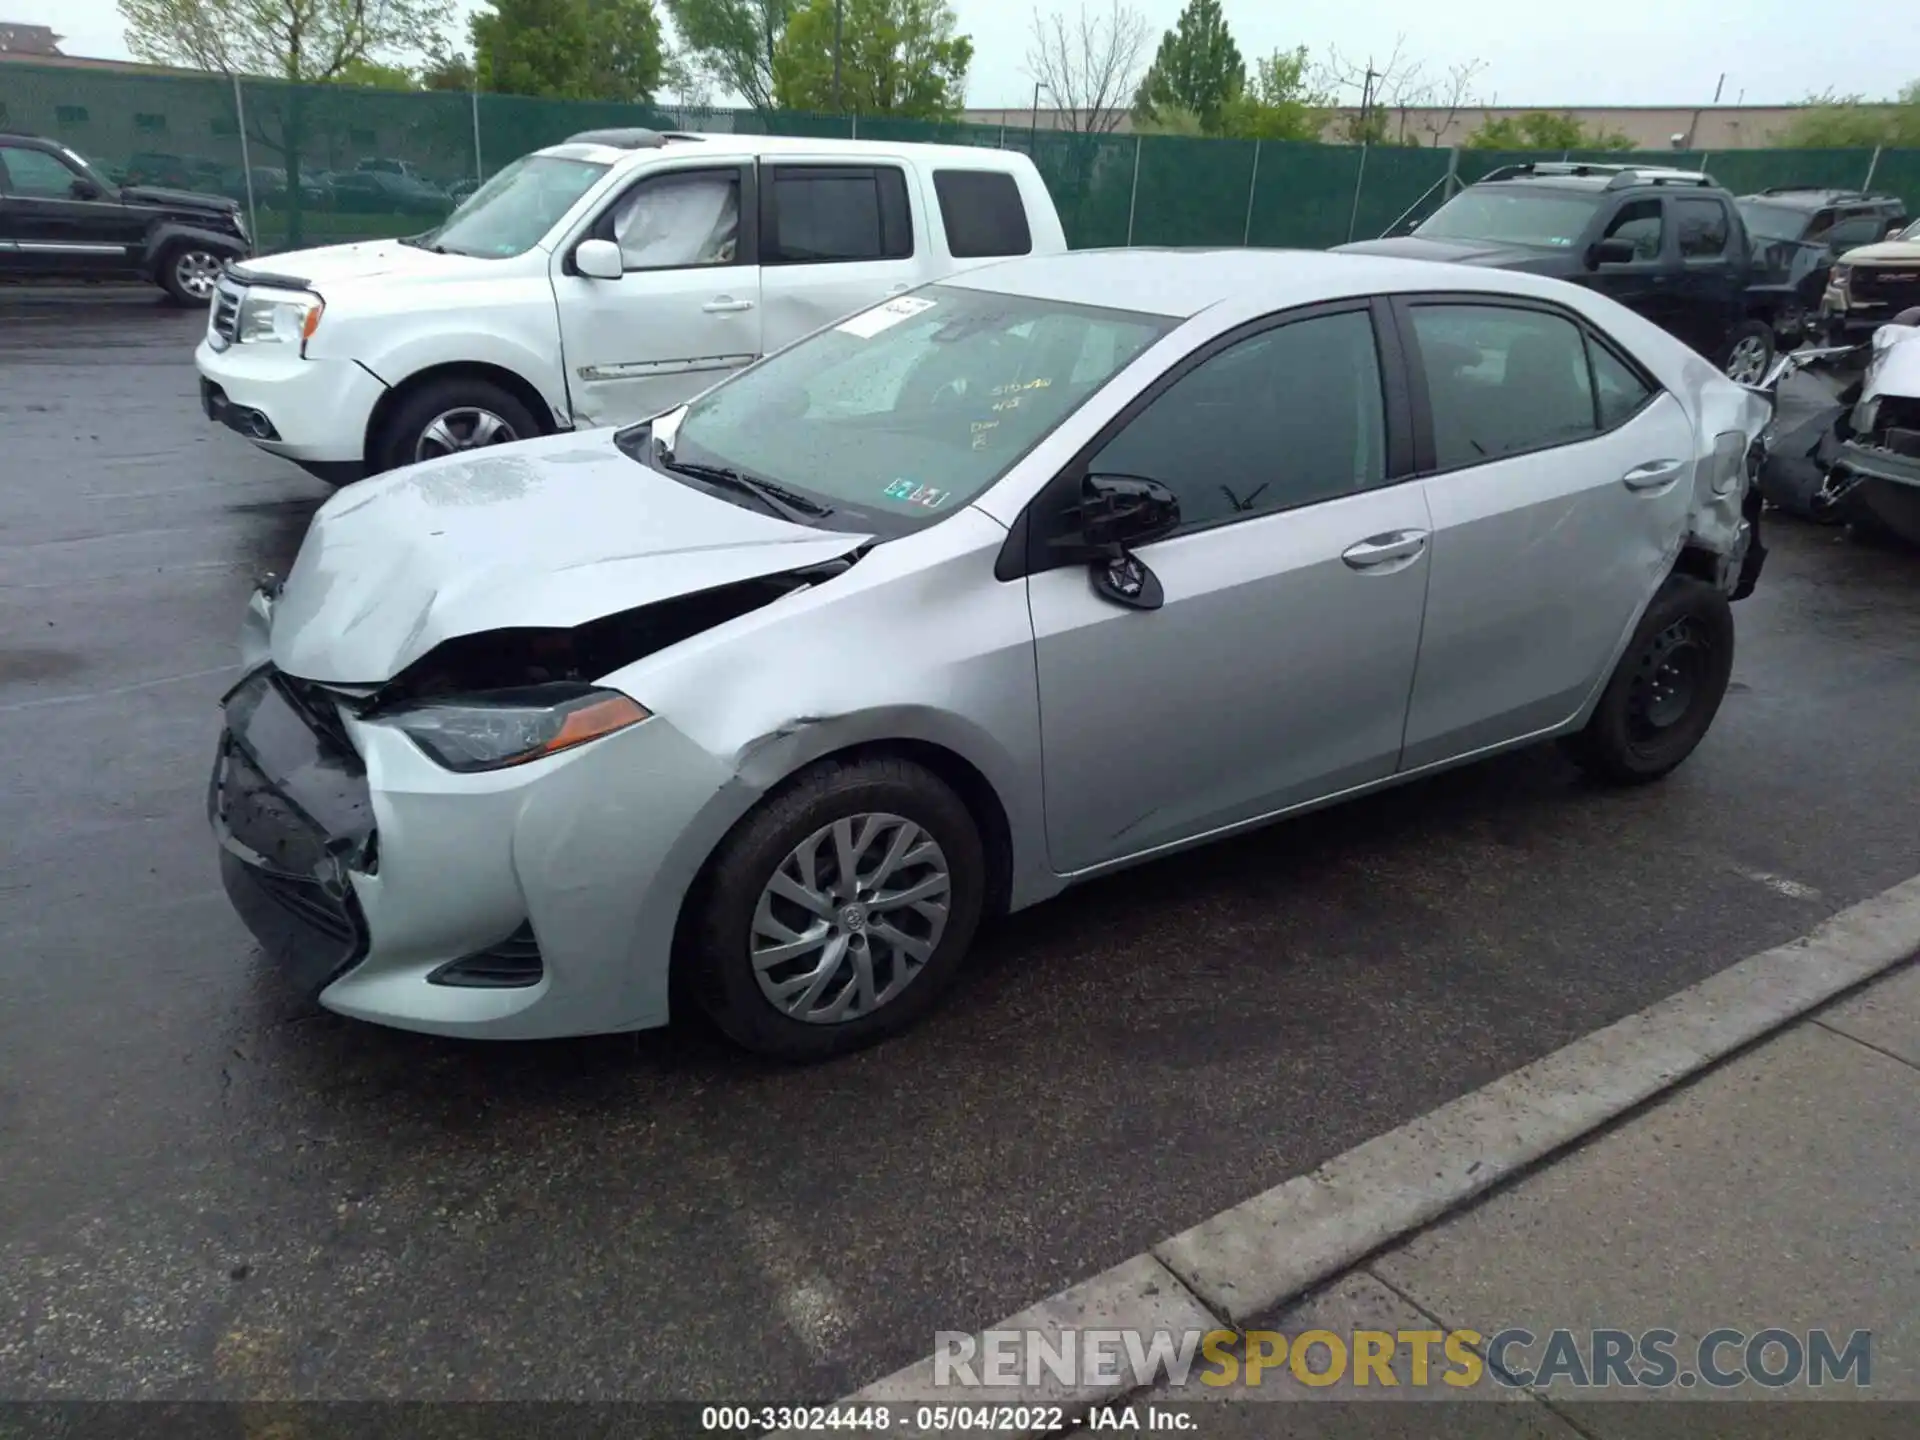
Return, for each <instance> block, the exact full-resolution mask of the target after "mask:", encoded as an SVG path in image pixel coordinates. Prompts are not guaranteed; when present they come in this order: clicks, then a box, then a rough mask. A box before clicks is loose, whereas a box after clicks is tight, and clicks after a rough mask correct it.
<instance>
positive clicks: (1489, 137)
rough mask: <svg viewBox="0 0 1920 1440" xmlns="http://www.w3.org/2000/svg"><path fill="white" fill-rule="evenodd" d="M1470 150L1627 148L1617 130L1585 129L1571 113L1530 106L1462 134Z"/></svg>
mask: <svg viewBox="0 0 1920 1440" xmlns="http://www.w3.org/2000/svg"><path fill="white" fill-rule="evenodd" d="M1466 145H1467V147H1468V148H1469V149H1473V150H1631V149H1633V141H1632V140H1630V139H1629V138H1628V137H1627V136H1625V135H1622V134H1621V133H1620V132H1619V131H1617V130H1599V129H1595V130H1589V129H1588V128H1587V127H1586V126H1584V125H1582V124H1581V123H1580V122H1579V121H1578V120H1576V119H1575V118H1574V117H1573V116H1572V115H1568V114H1560V115H1555V114H1552V113H1551V112H1549V111H1546V110H1530V111H1528V112H1527V113H1526V114H1525V115H1501V116H1498V117H1496V118H1494V119H1490V120H1487V121H1486V122H1485V123H1483V124H1482V125H1481V126H1480V128H1479V129H1478V130H1475V131H1474V132H1473V133H1472V134H1471V135H1469V136H1467V138H1466Z"/></svg>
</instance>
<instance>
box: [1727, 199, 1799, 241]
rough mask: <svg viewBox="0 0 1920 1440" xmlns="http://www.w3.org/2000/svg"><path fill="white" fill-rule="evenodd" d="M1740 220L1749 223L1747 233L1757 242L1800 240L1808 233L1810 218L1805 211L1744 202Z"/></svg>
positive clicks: (1749, 201) (1742, 202) (1741, 205)
mask: <svg viewBox="0 0 1920 1440" xmlns="http://www.w3.org/2000/svg"><path fill="white" fill-rule="evenodd" d="M1740 218H1741V219H1742V220H1744V221H1746V222H1747V233H1748V234H1749V235H1751V236H1753V238H1754V239H1756V240H1798V239H1799V238H1800V237H1801V236H1802V235H1804V234H1806V233H1807V221H1808V219H1809V218H1810V217H1809V216H1808V215H1807V212H1806V211H1804V210H1789V209H1787V208H1786V207H1785V206H1783V205H1762V204H1760V203H1758V202H1756V201H1752V200H1742V201H1741V202H1740Z"/></svg>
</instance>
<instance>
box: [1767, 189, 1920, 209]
mask: <svg viewBox="0 0 1920 1440" xmlns="http://www.w3.org/2000/svg"><path fill="white" fill-rule="evenodd" d="M1740 198H1741V199H1742V200H1743V201H1745V200H1752V201H1755V202H1756V203H1759V204H1763V205H1778V206H1780V207H1781V208H1783V209H1788V210H1824V209H1825V208H1826V207H1827V206H1829V205H1876V206H1898V207H1900V208H1901V209H1905V208H1906V204H1905V202H1904V201H1902V200H1901V199H1900V198H1899V197H1898V196H1897V195H1869V194H1867V193H1866V192H1865V191H1863V190H1840V189H1835V188H1832V187H1828V186H1820V185H1780V186H1775V187H1774V188H1773V189H1770V190H1756V191H1754V192H1753V193H1752V194H1751V195H1742V196H1741V197H1740Z"/></svg>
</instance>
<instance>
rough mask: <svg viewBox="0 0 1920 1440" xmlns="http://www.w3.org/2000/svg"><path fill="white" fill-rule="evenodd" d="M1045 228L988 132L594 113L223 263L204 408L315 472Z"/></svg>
mask: <svg viewBox="0 0 1920 1440" xmlns="http://www.w3.org/2000/svg"><path fill="white" fill-rule="evenodd" d="M1065 249H1066V237H1065V235H1064V233H1063V232H1062V230H1061V226H1060V217H1059V216H1058V214H1057V213H1056V212H1055V210H1054V207H1053V201H1052V199H1051V198H1050V197H1049V196H1048V194H1047V190H1046V187H1045V185H1044V184H1042V182H1041V179H1040V174H1039V172H1038V171H1037V170H1036V169H1035V168H1034V166H1033V162H1032V161H1030V160H1029V159H1027V157H1026V156H1024V155H1021V154H1018V153H1016V152H1012V151H1003V150H987V149H974V148H964V147H953V146H933V145H887V144H883V143H876V142H868V141H857V140H852V141H849V140H839V141H835V140H806V139H786V138H780V137H773V136H764V135H680V134H665V135H663V134H657V133H655V132H653V131H648V130H603V131H590V132H587V133H586V134H582V135H576V136H574V137H573V138H572V139H571V140H568V141H567V142H566V143H565V144H561V145H553V146H549V147H548V148H546V149H544V150H537V151H535V152H534V153H533V154H531V155H527V156H523V157H522V158H521V159H519V160H516V161H514V162H513V163H512V164H511V165H509V166H507V167H506V168H505V169H504V170H502V171H501V172H500V173H499V174H498V175H495V176H494V177H493V178H492V179H491V180H489V181H488V182H487V183H486V184H485V185H483V186H482V187H481V188H480V189H479V190H478V191H476V192H475V193H474V195H473V196H472V198H471V199H469V200H468V201H467V202H466V203H465V204H463V205H461V206H460V208H459V209H457V210H456V211H454V213H453V214H452V215H451V216H450V217H449V218H448V219H447V220H446V221H445V222H444V223H443V224H441V225H439V226H437V227H435V228H434V229H432V230H429V231H428V232H426V233H425V234H423V235H416V236H410V237H407V238H405V239H401V240H379V241H367V242H363V243H359V244H352V245H332V246H328V247H326V248H324V249H318V250H301V251H295V252H293V253H290V254H282V255H275V256H272V257H270V258H268V259H266V260H262V261H257V262H253V263H250V264H247V265H244V266H237V267H235V268H234V269H232V270H231V271H229V272H228V273H227V275H226V276H225V277H223V279H222V281H221V283H220V287H219V291H218V293H217V294H216V295H215V297H214V304H213V306H212V312H211V314H210V316H209V320H208V326H207V334H206V338H205V339H204V340H203V341H202V342H201V344H200V346H199V348H198V349H197V350H196V351H195V352H194V362H195V364H196V365H197V366H198V368H199V371H200V377H201V378H200V397H201V404H202V406H203V408H204V409H205V410H206V412H207V414H208V416H209V417H210V418H212V419H215V420H218V421H220V422H222V423H223V424H226V425H228V426H230V427H231V428H233V429H234V430H237V431H239V432H240V433H241V434H243V435H246V436H247V437H249V438H250V439H252V440H253V441H255V442H256V443H257V444H258V445H260V447H261V448H262V449H265V450H270V451H272V452H273V453H274V454H276V455H284V456H285V457H287V458H288V459H289V460H294V461H297V462H298V463H299V464H300V465H302V466H303V467H305V468H306V469H307V470H309V471H311V472H312V473H313V474H315V475H317V476H319V477H320V478H321V479H323V480H328V481H331V482H333V483H336V484H340V483H345V482H346V481H350V480H356V479H359V478H360V477H361V476H364V475H368V474H372V473H375V472H378V471H382V470H390V469H393V468H394V467H396V466H400V465H407V464H411V463H413V462H414V461H417V460H426V459H431V458H433V457H434V456H437V455H443V454H446V453H448V452H450V451H455V450H466V449H472V448H474V447H476V446H480V445H490V444H499V443H503V442H505V441H509V440H516V439H524V438H527V437H530V436H535V435H543V434H549V433H552V432H554V431H559V430H566V429H570V428H587V427H591V426H598V425H614V424H622V423H625V422H628V421H631V420H637V419H644V418H645V417H647V416H649V415H655V414H658V413H660V412H661V411H663V410H667V409H670V408H672V407H673V406H675V405H678V404H681V403H682V402H684V401H686V400H689V399H691V398H692V397H693V396H694V395H696V394H698V393H699V392H700V391H702V390H704V389H706V388H707V387H708V386H710V385H712V384H713V383H715V382H716V381H718V380H719V379H720V378H721V377H722V376H724V375H726V374H727V373H729V372H731V371H734V370H737V369H739V368H741V367H742V366H744V365H747V364H749V363H751V362H752V361H754V360H756V359H758V358H759V357H760V356H761V355H762V354H765V353H767V352H768V351H771V350H776V349H778V348H780V347H781V346H783V345H785V344H787V343H788V342H789V341H792V340H796V339H798V338H799V337H800V336H802V335H805V334H808V333H810V332H811V331H813V330H816V329H818V328H820V327H821V326H823V325H828V324H831V323H833V322H834V321H836V320H839V319H840V318H842V317H843V316H846V315H849V314H851V313H853V312H854V311H857V310H861V309H864V308H866V307H868V306H870V305H873V304H875V303H876V302H879V301H882V300H884V299H886V297H887V296H888V295H890V294H894V293H897V292H900V291H904V290H907V289H910V288H912V287H913V286H916V285H919V284H922V283H923V282H925V281H928V280H934V279H938V278H939V277H941V276H943V275H946V274H950V273H952V272H953V271H956V270H960V269H964V268H968V267H970V266H972V265H977V264H983V263H986V262H988V261H991V260H994V259H997V258H1000V257H1003V256H1011V255H1031V254H1048V253H1056V252H1061V251H1064V250H1065Z"/></svg>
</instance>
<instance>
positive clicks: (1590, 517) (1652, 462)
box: [1396, 296, 1696, 770]
mask: <svg viewBox="0 0 1920 1440" xmlns="http://www.w3.org/2000/svg"><path fill="white" fill-rule="evenodd" d="M1396 304H1397V309H1398V314H1399V315H1400V317H1401V333H1402V335H1404V336H1405V337H1406V338H1407V340H1408V344H1409V348H1410V349H1411V351H1412V353H1413V365H1412V374H1413V387H1412V389H1413V398H1414V410H1415V416H1416V429H1415V438H1416V442H1417V445H1418V447H1419V463H1420V465H1421V468H1422V469H1423V470H1424V471H1426V472H1427V478H1425V479H1424V480H1422V481H1421V482H1420V486H1421V489H1422V490H1423V491H1424V493H1425V496H1426V501H1427V504H1428V507H1429V509H1430V512H1431V514H1432V517H1433V521H1432V524H1433V540H1432V552H1433V553H1432V560H1431V569H1430V574H1429V579H1428V592H1427V607H1426V619H1425V626H1424V631H1423V637H1422V640H1421V645H1420V662H1419V669H1418V671H1417V673H1416V675H1415V677H1414V682H1413V698H1412V703H1411V705H1410V706H1409V709H1408V714H1407V731H1406V753H1405V755H1404V757H1403V759H1402V768H1404V769H1409V770H1411V769H1418V768H1420V767H1421V766H1424V765H1429V764H1433V763H1435V762H1438V761H1442V760H1449V759H1454V758H1457V757H1460V756H1463V755H1468V754H1472V753H1473V752H1475V751H1478V750H1481V749H1485V748H1487V747H1489V746H1494V745H1499V744H1503V743H1505V742H1508V741H1511V740H1517V739H1519V738H1521V737H1523V736H1528V735H1533V734H1536V733H1538V732H1540V731H1543V730H1546V729H1548V728H1550V727H1552V726H1555V725H1558V724H1560V723H1562V722H1564V721H1566V720H1567V719H1569V718H1571V717H1572V716H1573V715H1574V714H1576V713H1577V712H1578V710H1579V709H1580V707H1581V705H1582V704H1583V703H1584V702H1585V700H1586V699H1587V697H1588V696H1589V695H1590V694H1591V693H1592V692H1593V690H1594V687H1595V686H1596V685H1598V684H1600V683H1601V682H1602V681H1603V680H1604V679H1605V678H1606V676H1607V674H1608V672H1609V669H1610V667H1611V666H1612V664H1613V661H1614V656H1615V655H1616V653H1617V652H1618V650H1619V647H1620V645H1621V643H1622V642H1623V641H1624V639H1625V638H1626V635H1627V633H1628V631H1629V630H1630V628H1631V627H1632V626H1633V625H1634V624H1635V623H1636V620H1637V618H1638V616H1639V614H1640V612H1641V610H1642V609H1643V608H1644V606H1645V605H1646V602H1647V600H1648V599H1649V598H1650V597H1651V596H1652V594H1653V593H1654V590H1655V589H1656V588H1657V587H1658V585H1659V584H1660V581H1661V579H1662V577H1663V576H1664V575H1665V574H1666V570H1667V567H1668V565H1669V564H1670V562H1671V560H1672V557H1673V554H1674V552H1675V550H1676V549H1677V548H1678V546H1679V544H1680V541H1681V539H1682V537H1683V536H1684V534H1685V532H1686V527H1687V515H1688V506H1689V504H1690V502H1691V496H1692V493H1693V469H1694V466H1693V459H1694V455H1695V448H1696V447H1695V442H1694V433H1693V423H1692V421H1691V419H1690V418H1689V417H1688V415H1687V412H1686V411H1685V409H1684V408H1683V407H1682V406H1681V405H1680V403H1679V402H1678V401H1677V400H1675V399H1674V398H1673V396H1671V395H1669V394H1666V393H1665V392H1663V391H1661V390H1660V389H1659V387H1658V386H1657V384H1655V383H1654V381H1653V380H1652V379H1651V377H1650V376H1648V375H1647V374H1646V373H1644V372H1643V371H1642V370H1641V369H1640V368H1639V367H1638V366H1637V365H1636V364H1634V363H1633V362H1632V361H1631V359H1630V358H1629V357H1628V356H1627V355H1626V352H1625V351H1623V350H1621V349H1619V348H1618V347H1617V346H1615V345H1614V344H1613V342H1611V341H1609V340H1607V339H1606V338H1605V337H1603V336H1601V335H1599V334H1598V333H1597V332H1595V331H1593V330H1592V329H1591V328H1590V327H1588V326H1586V325H1585V324H1584V323H1582V322H1581V321H1579V320H1578V319H1577V318H1576V317H1574V316H1573V315H1571V314H1570V313H1568V312H1565V311H1562V310H1559V309H1558V308H1556V307H1552V306H1547V305H1542V304H1539V303H1535V302H1527V301H1521V300H1508V299H1504V298H1501V299H1494V298H1492V297H1479V298H1475V299H1467V298H1465V297H1442V296H1435V297H1413V298H1408V299H1405V300H1401V301H1398V302H1396Z"/></svg>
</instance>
